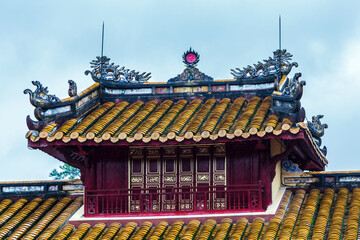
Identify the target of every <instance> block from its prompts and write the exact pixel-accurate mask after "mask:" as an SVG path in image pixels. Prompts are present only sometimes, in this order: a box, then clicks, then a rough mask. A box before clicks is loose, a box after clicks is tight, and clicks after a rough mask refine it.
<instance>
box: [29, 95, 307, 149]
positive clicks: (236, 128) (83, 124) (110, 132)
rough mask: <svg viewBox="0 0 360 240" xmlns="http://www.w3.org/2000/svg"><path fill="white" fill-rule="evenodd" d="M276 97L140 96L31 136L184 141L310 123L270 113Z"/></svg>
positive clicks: (261, 132)
mask: <svg viewBox="0 0 360 240" xmlns="http://www.w3.org/2000/svg"><path fill="white" fill-rule="evenodd" d="M270 107H271V97H266V98H264V99H261V98H259V97H253V98H251V99H249V100H248V101H247V100H245V99H244V98H242V97H240V98H237V99H234V100H230V99H229V98H223V99H218V100H216V99H208V100H206V101H202V100H200V99H195V100H192V101H186V100H179V101H177V102H173V101H171V100H165V101H163V102H157V101H150V102H146V103H144V102H142V101H136V102H134V103H132V104H130V103H128V102H124V101H122V102H119V103H117V104H115V103H113V102H106V103H103V104H101V105H99V106H97V107H95V108H94V109H93V110H92V111H90V112H88V113H86V114H85V116H82V117H78V118H72V119H70V120H67V121H65V122H64V123H62V124H56V123H51V124H48V125H47V126H45V127H43V128H42V129H41V130H40V131H39V132H37V131H29V132H28V133H27V134H26V137H27V138H29V139H30V141H33V142H37V141H39V140H40V139H44V140H46V141H48V142H53V141H58V140H60V141H63V142H64V143H68V142H70V141H72V140H76V139H77V140H78V141H79V142H85V141H93V142H95V143H97V144H100V143H102V142H104V141H111V142H118V141H125V142H128V143H132V142H134V141H142V142H144V143H148V142H151V141H160V142H166V141H169V140H175V141H178V142H182V141H184V140H187V139H192V140H194V141H195V142H199V141H201V140H202V139H210V140H212V141H215V140H217V139H219V138H227V139H233V138H249V137H251V136H253V135H254V136H256V137H264V136H266V135H267V134H274V135H280V134H282V133H283V132H288V133H291V134H294V135H295V134H297V133H299V131H300V130H301V129H307V126H306V124H305V123H293V122H291V121H290V120H289V119H286V118H285V119H282V120H280V122H279V118H278V117H277V116H275V115H271V113H270Z"/></svg>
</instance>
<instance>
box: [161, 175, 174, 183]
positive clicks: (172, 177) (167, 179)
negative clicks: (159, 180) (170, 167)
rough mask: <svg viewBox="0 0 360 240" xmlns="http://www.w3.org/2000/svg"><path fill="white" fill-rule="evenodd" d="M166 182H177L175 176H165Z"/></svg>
mask: <svg viewBox="0 0 360 240" xmlns="http://www.w3.org/2000/svg"><path fill="white" fill-rule="evenodd" d="M163 179H164V182H175V181H176V177H175V176H164V178H163Z"/></svg>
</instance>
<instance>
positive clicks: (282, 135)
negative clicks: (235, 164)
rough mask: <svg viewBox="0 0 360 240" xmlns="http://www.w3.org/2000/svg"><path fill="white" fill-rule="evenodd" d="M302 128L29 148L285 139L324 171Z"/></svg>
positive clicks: (42, 142)
mask: <svg viewBox="0 0 360 240" xmlns="http://www.w3.org/2000/svg"><path fill="white" fill-rule="evenodd" d="M301 125H302V126H301V127H299V128H298V129H295V128H290V129H289V130H282V131H281V132H275V131H273V132H272V133H262V134H264V135H260V136H259V134H254V135H250V134H242V135H241V136H239V137H236V136H234V137H232V138H229V137H218V136H214V135H210V137H208V138H202V137H201V136H200V135H195V136H193V137H192V138H191V139H185V138H183V137H181V138H174V139H167V138H160V139H159V140H150V141H144V139H141V140H135V139H134V138H126V139H124V140H117V141H110V140H107V141H101V142H99V143H97V142H95V141H94V140H86V141H83V142H82V141H79V139H70V140H67V141H64V140H54V141H52V142H49V141H47V139H46V138H36V139H35V138H31V137H30V138H29V139H28V145H29V147H31V148H35V149H41V148H47V147H52V146H53V147H56V146H159V145H179V144H181V145H194V144H214V143H227V142H249V141H259V140H268V139H274V138H277V139H283V140H287V141H297V143H298V144H297V145H299V146H300V148H301V151H302V152H303V153H304V156H306V157H308V158H309V159H311V163H312V166H313V168H315V169H314V170H324V167H325V166H326V165H327V164H328V160H327V159H326V157H325V156H324V155H323V153H322V152H321V151H320V149H319V148H318V147H317V145H316V143H315V141H314V140H313V138H312V137H311V134H310V132H309V130H308V129H307V127H306V125H304V124H301Z"/></svg>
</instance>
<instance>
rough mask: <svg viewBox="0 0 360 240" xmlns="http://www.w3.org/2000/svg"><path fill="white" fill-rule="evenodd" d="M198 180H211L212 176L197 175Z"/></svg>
mask: <svg viewBox="0 0 360 240" xmlns="http://www.w3.org/2000/svg"><path fill="white" fill-rule="evenodd" d="M197 180H198V181H209V180H210V176H209V175H208V174H199V175H197Z"/></svg>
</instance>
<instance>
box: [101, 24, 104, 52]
mask: <svg viewBox="0 0 360 240" xmlns="http://www.w3.org/2000/svg"><path fill="white" fill-rule="evenodd" d="M103 54H104V21H103V25H102V35H101V57H103Z"/></svg>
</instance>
